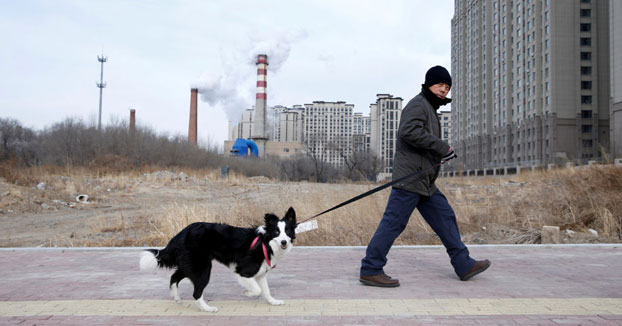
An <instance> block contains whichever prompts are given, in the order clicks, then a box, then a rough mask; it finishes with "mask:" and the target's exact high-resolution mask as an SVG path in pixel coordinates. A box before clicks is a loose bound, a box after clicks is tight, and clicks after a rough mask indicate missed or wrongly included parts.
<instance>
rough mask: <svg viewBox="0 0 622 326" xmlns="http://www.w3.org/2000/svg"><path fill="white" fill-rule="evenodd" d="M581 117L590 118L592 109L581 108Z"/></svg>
mask: <svg viewBox="0 0 622 326" xmlns="http://www.w3.org/2000/svg"><path fill="white" fill-rule="evenodd" d="M581 118H583V119H592V110H581Z"/></svg>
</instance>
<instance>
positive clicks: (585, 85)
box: [581, 80, 592, 89]
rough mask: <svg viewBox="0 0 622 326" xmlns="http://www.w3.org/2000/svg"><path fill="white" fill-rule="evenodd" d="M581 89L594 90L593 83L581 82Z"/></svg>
mask: <svg viewBox="0 0 622 326" xmlns="http://www.w3.org/2000/svg"><path fill="white" fill-rule="evenodd" d="M581 89H592V82H591V81H585V80H583V81H581Z"/></svg>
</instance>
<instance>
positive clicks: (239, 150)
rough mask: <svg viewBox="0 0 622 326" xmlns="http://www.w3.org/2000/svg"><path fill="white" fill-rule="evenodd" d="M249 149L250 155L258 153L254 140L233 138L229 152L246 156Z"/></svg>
mask: <svg viewBox="0 0 622 326" xmlns="http://www.w3.org/2000/svg"><path fill="white" fill-rule="evenodd" d="M249 149H250V151H251V153H250V155H253V156H255V157H257V155H258V153H259V151H258V149H257V144H255V142H254V141H252V140H248V139H244V138H238V139H236V140H235V143H233V147H232V148H231V150H230V151H229V153H231V155H233V156H242V157H246V156H248V155H249V154H248V150H249Z"/></svg>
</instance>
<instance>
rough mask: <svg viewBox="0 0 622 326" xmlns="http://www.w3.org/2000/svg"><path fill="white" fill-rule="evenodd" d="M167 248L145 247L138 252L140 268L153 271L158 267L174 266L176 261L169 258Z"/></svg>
mask: <svg viewBox="0 0 622 326" xmlns="http://www.w3.org/2000/svg"><path fill="white" fill-rule="evenodd" d="M169 253H170V252H169V250H168V249H167V248H164V249H146V250H145V251H143V252H142V253H141V254H140V263H139V266H140V270H141V271H155V270H156V269H157V268H158V267H160V268H162V267H167V268H174V267H176V266H177V263H176V262H175V260H174V259H171V256H170V255H169Z"/></svg>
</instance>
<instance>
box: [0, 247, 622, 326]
mask: <svg viewBox="0 0 622 326" xmlns="http://www.w3.org/2000/svg"><path fill="white" fill-rule="evenodd" d="M469 248H470V251H471V254H472V256H473V257H475V258H479V259H482V258H488V259H490V260H491V261H492V263H493V264H492V266H491V267H490V269H489V270H487V271H486V272H484V273H482V274H480V275H478V276H476V277H474V278H473V279H472V280H470V281H467V282H462V281H460V280H458V278H457V276H456V275H454V274H453V269H452V268H451V265H450V264H449V261H448V258H447V255H446V254H445V252H444V249H443V248H441V247H436V246H427V247H395V248H393V249H392V250H391V253H390V254H389V263H388V264H387V266H386V268H385V270H386V272H387V273H388V274H389V275H391V276H393V277H397V278H399V279H400V283H401V286H400V287H397V288H375V287H368V286H363V285H361V284H360V283H359V281H358V268H359V266H360V260H361V258H362V257H363V255H364V251H365V248H363V247H297V248H294V250H293V251H292V252H291V253H290V255H289V256H288V257H287V258H286V259H285V260H284V261H283V262H281V263H280V264H279V266H278V268H276V269H275V270H273V271H272V272H271V273H270V274H269V275H268V280H269V284H270V289H271V292H272V295H273V296H274V297H275V298H277V299H281V300H285V305H284V306H271V305H269V304H268V303H266V302H265V301H264V300H263V299H259V298H247V297H244V296H242V295H241V292H242V288H241V287H240V286H239V285H238V284H237V281H236V280H235V277H234V276H233V274H231V272H230V271H229V270H228V269H227V268H225V267H224V266H222V265H220V264H216V265H215V267H214V269H213V272H212V278H211V281H210V284H209V285H208V286H207V288H206V289H205V292H204V297H205V298H207V299H209V300H210V305H213V306H216V307H218V308H219V309H220V311H219V312H218V313H205V312H200V311H199V310H198V308H197V307H196V305H195V303H194V300H192V285H191V284H190V282H189V281H188V280H184V281H182V282H181V283H180V289H179V290H180V296H181V298H182V299H183V301H182V303H180V304H176V303H174V302H173V301H172V300H171V299H170V298H169V291H168V280H169V276H170V274H171V272H170V271H167V270H160V271H158V272H156V273H144V272H140V271H139V270H138V259H139V256H140V251H141V248H99V249H66V248H65V249H63V248H58V249H2V250H0V262H1V264H0V273H1V274H0V275H2V286H1V287H0V325H5V324H6V325H174V324H183V325H240V324H243V323H246V324H252V325H387V324H391V325H559V324H563V325H622V273H621V272H620V271H621V270H622V249H621V248H622V245H576V246H563V245H562V246H470V247H469Z"/></svg>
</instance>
